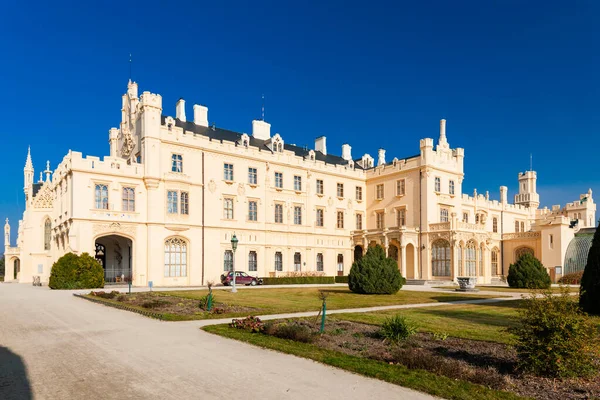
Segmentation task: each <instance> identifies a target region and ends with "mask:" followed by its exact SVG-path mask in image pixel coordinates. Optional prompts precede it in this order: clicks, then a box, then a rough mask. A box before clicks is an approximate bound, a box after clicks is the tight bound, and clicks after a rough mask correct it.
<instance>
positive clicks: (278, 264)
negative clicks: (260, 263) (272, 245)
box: [275, 251, 283, 271]
mask: <svg viewBox="0 0 600 400" xmlns="http://www.w3.org/2000/svg"><path fill="white" fill-rule="evenodd" d="M275 271H283V255H282V254H281V252H280V251H277V252H275Z"/></svg>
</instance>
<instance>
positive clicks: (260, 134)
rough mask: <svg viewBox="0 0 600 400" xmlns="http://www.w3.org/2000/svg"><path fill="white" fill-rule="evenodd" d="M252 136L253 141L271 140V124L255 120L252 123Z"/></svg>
mask: <svg viewBox="0 0 600 400" xmlns="http://www.w3.org/2000/svg"><path fill="white" fill-rule="evenodd" d="M252 136H253V137H254V138H255V139H261V140H269V139H270V138H271V124H269V123H267V122H265V121H260V120H256V119H255V120H254V121H252Z"/></svg>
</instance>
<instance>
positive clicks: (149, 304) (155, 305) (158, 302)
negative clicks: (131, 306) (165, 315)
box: [142, 299, 169, 309]
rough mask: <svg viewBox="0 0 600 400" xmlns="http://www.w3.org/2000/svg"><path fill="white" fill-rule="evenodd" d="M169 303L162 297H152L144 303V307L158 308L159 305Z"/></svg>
mask: <svg viewBox="0 0 600 400" xmlns="http://www.w3.org/2000/svg"><path fill="white" fill-rule="evenodd" d="M167 304H169V302H168V301H166V300H161V299H152V300H148V301H145V302H143V303H142V307H144V308H150V309H151V308H158V307H162V306H165V305H167Z"/></svg>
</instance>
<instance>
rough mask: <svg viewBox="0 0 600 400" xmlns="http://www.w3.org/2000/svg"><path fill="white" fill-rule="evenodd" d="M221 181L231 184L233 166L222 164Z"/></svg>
mask: <svg viewBox="0 0 600 400" xmlns="http://www.w3.org/2000/svg"><path fill="white" fill-rule="evenodd" d="M223 180H224V181H226V182H233V164H231V163H223Z"/></svg>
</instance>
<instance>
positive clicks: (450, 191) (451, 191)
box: [448, 181, 454, 194]
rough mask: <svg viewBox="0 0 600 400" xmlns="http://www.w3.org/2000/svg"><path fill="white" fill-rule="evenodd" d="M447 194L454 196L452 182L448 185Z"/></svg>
mask: <svg viewBox="0 0 600 400" xmlns="http://www.w3.org/2000/svg"><path fill="white" fill-rule="evenodd" d="M448 193H450V194H454V181H450V182H449V183H448Z"/></svg>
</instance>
